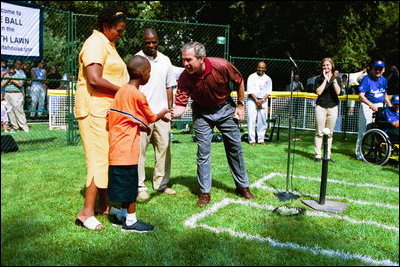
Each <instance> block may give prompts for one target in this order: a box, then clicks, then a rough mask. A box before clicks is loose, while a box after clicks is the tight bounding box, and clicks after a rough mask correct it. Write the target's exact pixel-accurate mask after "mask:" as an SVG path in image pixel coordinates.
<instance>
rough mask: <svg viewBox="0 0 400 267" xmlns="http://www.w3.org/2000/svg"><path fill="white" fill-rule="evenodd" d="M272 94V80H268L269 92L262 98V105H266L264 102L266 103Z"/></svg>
mask: <svg viewBox="0 0 400 267" xmlns="http://www.w3.org/2000/svg"><path fill="white" fill-rule="evenodd" d="M271 93H272V80H271V79H268V80H267V92H266V94H265V95H264V97H263V98H262V103H264V101H266V100H267V99H268V98H269V97H270V95H271Z"/></svg>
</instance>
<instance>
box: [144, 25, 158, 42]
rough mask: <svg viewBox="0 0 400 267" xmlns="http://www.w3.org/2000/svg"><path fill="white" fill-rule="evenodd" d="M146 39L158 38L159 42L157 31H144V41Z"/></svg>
mask: <svg viewBox="0 0 400 267" xmlns="http://www.w3.org/2000/svg"><path fill="white" fill-rule="evenodd" d="M146 37H155V38H157V40H158V34H157V31H156V30H154V29H150V28H148V29H145V30H144V31H143V40H144V39H145V38H146Z"/></svg>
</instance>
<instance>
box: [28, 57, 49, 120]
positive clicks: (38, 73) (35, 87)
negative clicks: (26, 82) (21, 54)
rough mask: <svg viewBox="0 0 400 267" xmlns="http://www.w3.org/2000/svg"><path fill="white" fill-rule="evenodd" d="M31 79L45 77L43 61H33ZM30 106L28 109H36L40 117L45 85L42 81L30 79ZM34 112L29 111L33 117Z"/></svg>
mask: <svg viewBox="0 0 400 267" xmlns="http://www.w3.org/2000/svg"><path fill="white" fill-rule="evenodd" d="M31 77H32V79H39V80H44V79H46V77H47V72H46V70H45V68H44V62H43V61H39V62H35V64H34V67H33V68H32V69H31ZM30 96H31V107H30V110H38V111H39V112H38V113H37V114H38V117H41V116H42V114H43V110H44V104H45V99H46V85H45V83H44V82H39V81H32V83H31V90H30ZM35 113H36V112H31V118H33V117H35Z"/></svg>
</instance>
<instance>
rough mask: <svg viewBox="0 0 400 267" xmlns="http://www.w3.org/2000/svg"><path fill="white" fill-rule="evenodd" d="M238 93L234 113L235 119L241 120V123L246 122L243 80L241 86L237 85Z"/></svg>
mask: <svg viewBox="0 0 400 267" xmlns="http://www.w3.org/2000/svg"><path fill="white" fill-rule="evenodd" d="M236 92H237V101H238V102H237V105H236V109H235V113H234V117H235V118H237V119H238V120H239V122H241V121H243V120H244V104H243V101H244V82H243V79H242V81H241V82H240V84H238V85H236Z"/></svg>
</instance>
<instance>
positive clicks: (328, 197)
mask: <svg viewBox="0 0 400 267" xmlns="http://www.w3.org/2000/svg"><path fill="white" fill-rule="evenodd" d="M251 187H252V188H259V189H262V190H268V191H278V192H279V190H277V189H276V188H273V187H269V186H265V185H257V186H253V185H251ZM291 192H292V193H293V194H296V195H300V196H307V197H316V198H319V194H307V193H302V192H299V191H296V190H292V191H291ZM326 198H327V199H339V200H346V201H347V202H350V203H355V204H359V205H369V206H370V205H374V206H377V207H381V208H388V209H399V205H397V206H395V205H389V204H384V203H380V202H367V201H361V200H354V199H350V198H346V197H340V196H331V195H327V196H326Z"/></svg>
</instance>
